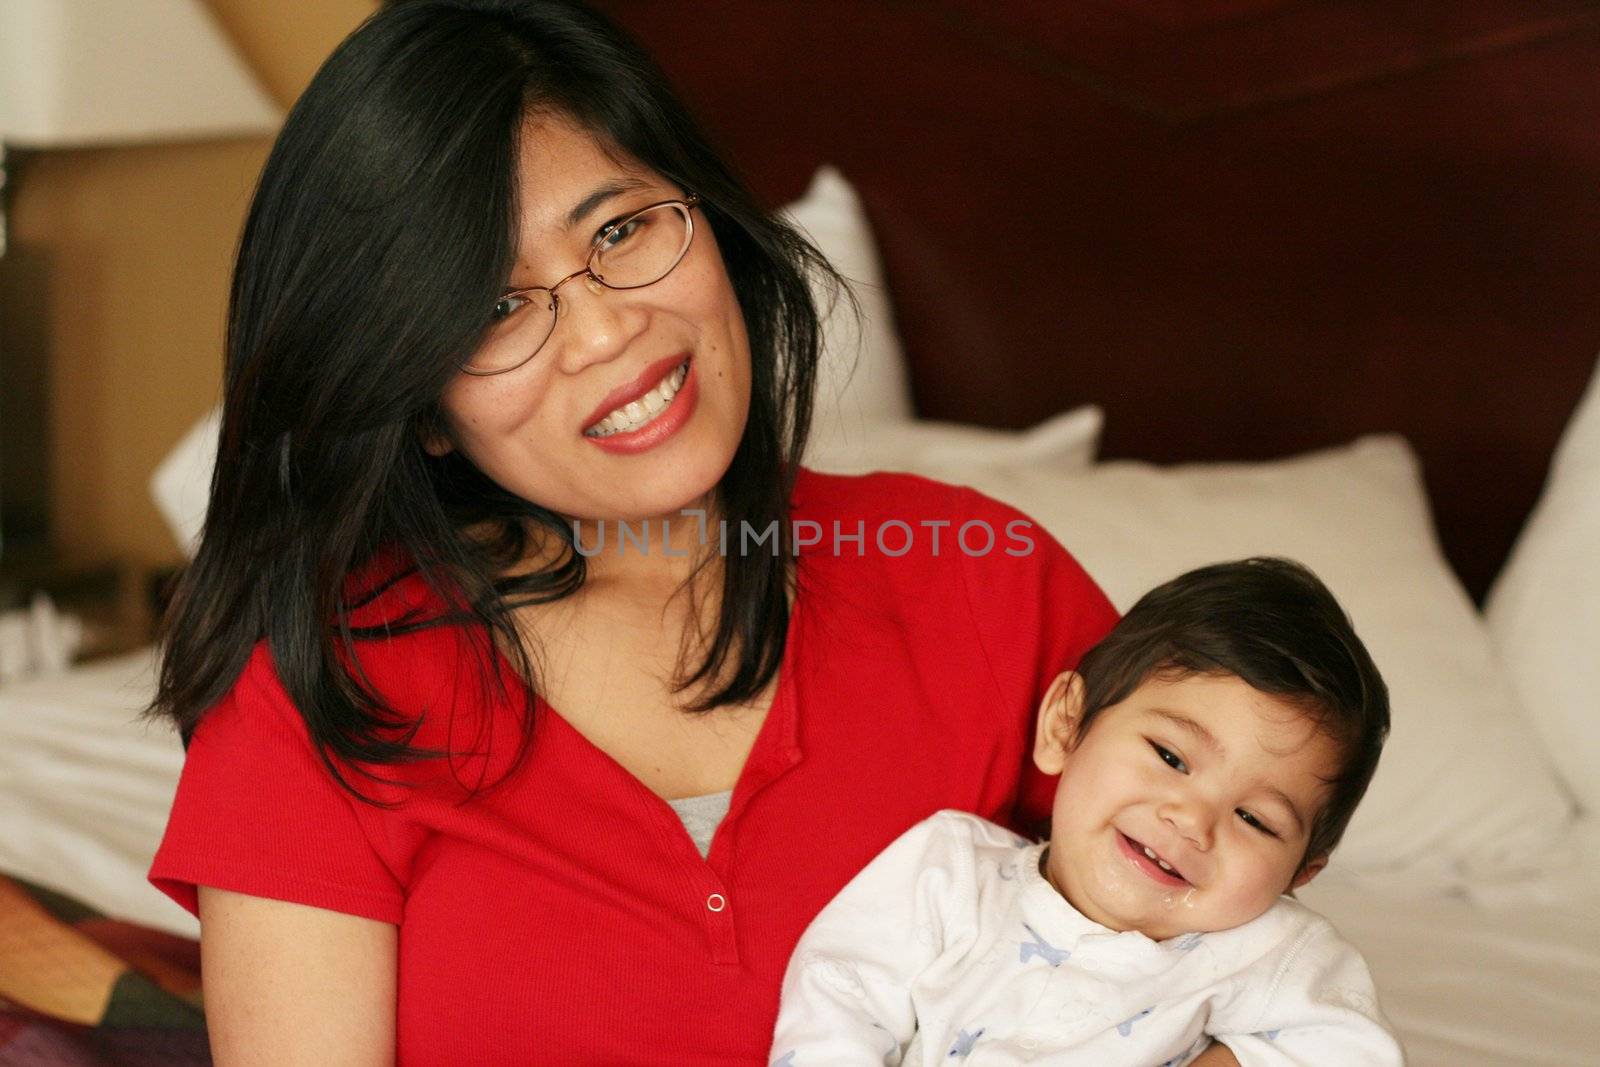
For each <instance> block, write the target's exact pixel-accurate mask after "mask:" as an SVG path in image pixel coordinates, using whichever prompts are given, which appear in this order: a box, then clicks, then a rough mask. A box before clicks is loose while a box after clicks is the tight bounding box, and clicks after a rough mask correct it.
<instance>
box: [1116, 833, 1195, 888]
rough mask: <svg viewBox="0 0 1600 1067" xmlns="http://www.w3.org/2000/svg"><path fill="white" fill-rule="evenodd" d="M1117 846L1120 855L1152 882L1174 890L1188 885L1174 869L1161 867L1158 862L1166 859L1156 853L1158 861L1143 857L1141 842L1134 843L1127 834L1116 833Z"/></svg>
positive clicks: (1143, 845)
mask: <svg viewBox="0 0 1600 1067" xmlns="http://www.w3.org/2000/svg"><path fill="white" fill-rule="evenodd" d="M1117 844H1118V845H1119V846H1121V848H1122V854H1123V855H1124V856H1127V857H1128V860H1129V862H1131V863H1132V864H1133V865H1134V866H1135V867H1137V868H1139V870H1141V871H1143V872H1144V873H1145V874H1146V875H1148V876H1149V877H1150V878H1151V879H1152V880H1154V881H1156V882H1159V883H1161V884H1162V885H1165V886H1172V887H1174V888H1177V887H1179V886H1187V885H1188V884H1189V882H1188V880H1187V879H1185V878H1184V877H1183V876H1182V875H1181V874H1179V873H1178V871H1177V869H1176V868H1175V867H1174V868H1173V869H1172V870H1167V869H1166V868H1165V867H1162V866H1161V863H1160V861H1161V860H1165V859H1166V857H1164V856H1161V855H1160V854H1159V853H1157V856H1158V859H1151V858H1150V857H1149V856H1147V855H1145V848H1146V846H1145V844H1144V843H1143V842H1142V841H1135V840H1134V839H1133V838H1131V837H1129V836H1128V835H1127V834H1125V833H1122V832H1120V831H1118V833H1117ZM1150 851H1151V852H1155V849H1151V850H1150ZM1167 866H1168V867H1171V866H1172V864H1171V863H1170V862H1168V864H1167Z"/></svg>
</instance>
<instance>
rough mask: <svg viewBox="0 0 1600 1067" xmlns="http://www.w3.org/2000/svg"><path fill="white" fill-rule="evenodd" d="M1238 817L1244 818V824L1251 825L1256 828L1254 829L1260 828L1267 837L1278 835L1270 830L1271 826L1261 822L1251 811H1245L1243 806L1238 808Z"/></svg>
mask: <svg viewBox="0 0 1600 1067" xmlns="http://www.w3.org/2000/svg"><path fill="white" fill-rule="evenodd" d="M1239 818H1241V819H1243V820H1244V824H1245V825H1246V826H1249V827H1252V828H1253V829H1256V830H1260V831H1261V832H1262V833H1264V834H1266V835H1267V836H1268V837H1277V836H1278V835H1277V834H1275V833H1273V832H1272V828H1271V827H1269V826H1268V825H1267V824H1266V823H1264V822H1262V821H1261V820H1260V819H1258V818H1256V816H1255V815H1254V814H1252V813H1251V812H1248V811H1245V810H1244V809H1243V808H1240V809H1239Z"/></svg>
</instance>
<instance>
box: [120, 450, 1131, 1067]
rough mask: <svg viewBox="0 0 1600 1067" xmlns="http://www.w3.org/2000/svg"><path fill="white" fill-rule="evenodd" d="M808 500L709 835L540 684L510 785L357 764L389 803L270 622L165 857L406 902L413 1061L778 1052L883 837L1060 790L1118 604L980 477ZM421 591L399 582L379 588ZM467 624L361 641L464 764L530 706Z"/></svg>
mask: <svg viewBox="0 0 1600 1067" xmlns="http://www.w3.org/2000/svg"><path fill="white" fill-rule="evenodd" d="M793 517H794V518H795V519H797V520H810V521H811V522H815V523H817V524H818V526H817V527H815V528H810V527H808V528H806V531H805V532H804V533H803V536H805V537H807V538H815V537H816V536H818V531H820V534H821V542H820V543H819V544H816V545H814V546H811V547H809V548H806V549H805V550H803V551H802V554H801V561H800V567H799V578H800V587H799V593H798V595H797V596H796V598H795V603H794V607H793V618H792V621H791V624H790V628H789V636H788V646H787V649H786V652H785V656H784V660H783V666H782V669H781V671H780V674H779V682H778V688H777V693H776V696H775V698H774V700H773V704H772V707H771V710H770V711H769V712H768V714H767V718H766V721H765V723H764V724H763V726H762V728H761V731H760V733H759V735H758V736H757V738H756V741H755V744H754V747H753V748H752V750H751V752H750V756H749V759H748V761H747V763H746V764H745V767H744V769H743V771H742V773H741V774H740V777H739V780H738V783H737V784H736V786H735V788H734V790H733V798H732V802H731V806H730V808H729V811H728V815H727V817H726V819H725V820H724V821H723V822H722V824H721V825H720V826H719V827H718V829H717V832H716V836H715V838H714V839H713V841H712V844H711V851H710V854H709V856H708V857H707V858H705V859H702V858H701V857H700V854H699V852H698V851H697V850H696V849H695V846H694V844H693V842H692V841H691V840H690V838H689V836H688V834H687V832H686V831H685V830H684V827H683V825H682V823H681V822H680V821H679V819H678V817H677V815H676V814H675V813H674V812H673V810H672V808H671V807H669V806H668V805H667V803H666V802H665V801H663V800H662V799H661V798H660V797H658V796H656V795H655V794H654V793H652V792H650V791H649V790H648V789H646V788H645V787H644V785H643V784H641V783H640V782H639V781H638V780H637V779H636V778H634V777H633V776H632V775H630V774H629V773H628V772H627V771H626V770H624V769H623V768H622V767H621V766H620V765H619V764H618V763H616V762H615V761H614V760H612V759H611V758H610V757H609V756H607V755H606V754H605V753H604V752H602V751H601V750H600V749H598V748H596V747H595V746H594V745H593V744H591V743H590V742H589V741H587V740H586V739H585V738H584V737H583V736H582V735H581V734H579V733H578V732H577V731H576V730H574V729H573V728H572V727H571V726H570V725H569V724H568V723H567V722H566V721H565V720H563V719H562V718H561V716H560V714H559V713H558V712H557V711H556V710H555V709H552V708H550V707H548V706H547V705H544V704H543V703H541V704H540V705H539V708H538V712H537V715H536V722H537V727H536V733H535V737H534V741H533V747H532V749H531V751H530V753H529V755H528V757H527V760H526V761H525V762H524V763H523V764H522V766H521V767H520V768H519V769H517V771H516V772H515V773H514V774H513V775H512V777H511V778H510V779H509V780H508V781H507V782H506V783H505V784H504V785H502V786H500V787H498V788H496V789H492V790H489V791H487V792H482V793H480V794H479V795H478V796H477V797H476V798H475V799H473V800H471V801H470V802H468V803H465V804H463V803H461V800H462V797H463V792H462V789H461V787H460V786H459V785H458V784H457V783H456V782H455V781H454V780H453V777H452V774H451V773H450V771H449V770H448V769H447V768H445V767H443V766H441V765H440V762H439V761H434V762H430V763H424V764H421V765H413V766H408V767H401V768H385V771H386V772H387V773H389V774H391V775H396V774H398V775H399V776H401V777H402V778H404V779H405V780H406V781H408V782H411V783H415V784H416V786H417V788H415V789H413V790H410V791H406V790H402V789H399V788H398V787H394V786H390V787H386V788H382V789H379V788H375V787H373V786H372V785H371V784H370V783H368V782H366V781H364V780H363V779H361V778H359V777H357V778H355V779H354V781H355V782H356V783H357V785H358V787H360V788H362V789H363V790H364V791H367V792H369V793H375V794H377V795H379V796H381V797H382V798H384V799H387V800H393V801H397V802H398V806H397V807H394V808H387V809H386V808H379V807H374V806H372V805H369V804H364V803H362V802H361V801H359V800H356V799H355V798H353V797H351V796H350V795H349V794H348V793H346V792H344V791H342V790H341V789H340V788H339V787H338V785H336V784H335V782H334V780H333V778H332V776H331V775H330V774H329V773H328V771H327V770H326V768H325V767H324V766H323V765H322V764H321V763H320V762H319V760H318V757H317V755H316V753H315V751H314V750H313V748H312V746H311V744H310V741H309V739H308V735H307V732H306V728H305V726H304V723H303V721H302V720H301V718H300V716H299V714H298V713H297V712H296V710H295V708H294V706H293V705H292V703H291V702H290V700H289V698H288V697H287V695H286V694H285V692H284V690H283V688H282V686H281V685H280V683H279V681H278V678H277V676H276V674H275V672H274V669H273V665H272V660H271V657H270V655H269V654H268V652H267V651H266V649H265V648H264V647H262V648H258V649H257V650H256V653H255V655H254V656H252V658H251V659H250V661H249V664H248V665H247V666H246V668H245V670H244V673H243V674H242V675H241V677H240V678H239V681H238V682H237V684H236V685H235V686H234V689H233V691H232V692H231V693H230V694H229V695H228V696H227V697H226V698H225V699H224V700H223V701H222V702H221V703H220V704H219V705H218V706H217V707H216V708H215V709H213V710H212V711H211V712H210V713H208V714H207V715H206V717H205V718H204V719H203V721H202V722H201V724H200V726H199V728H198V729H197V730H196V731H195V735H194V738H193V742H192V744H191V746H190V748H189V753H188V760H187V763H186V765H185V767H184V771H183V778H182V781H181V783H180V785H179V788H178V794H177V799H176V800H175V801H174V805H173V811H172V816H171V820H170V822H169V824H168V826H167V833H166V837H165V839H164V841H163V842H162V845H161V849H160V851H159V853H158V854H157V856H156V859H155V864H154V867H153V869H152V870H151V874H150V877H151V880H152V881H153V882H155V884H156V885H157V886H159V887H160V888H161V889H163V890H164V891H166V892H167V893H169V894H170V895H171V896H172V897H173V898H174V899H176V900H177V901H178V902H179V903H180V904H182V905H183V906H185V907H187V908H189V909H190V910H191V911H193V910H194V909H195V888H194V887H195V885H196V884H204V885H210V886H215V887H219V888H224V889H230V890H234V891H237V892H242V893H249V894H253V895H256V896H262V897H273V898H278V899H282V900H290V901H296V902H299V903H302V904H309V905H313V906H315V907H321V908H329V909H332V910H335V911H340V912H348V913H350V914H353V915H362V916H366V917H369V918H373V919H378V920H381V921H383V922H391V923H396V924H398V925H399V928H400V940H399V993H398V997H399V999H398V1005H397V1022H396V1025H397V1035H396V1036H397V1043H398V1049H399V1061H400V1063H402V1064H412V1065H420V1064H465V1063H471V1064H484V1065H487V1064H499V1063H517V1064H534V1063H553V1064H577V1063H583V1064H609V1063H627V1064H670V1065H673V1067H681V1065H683V1064H696V1065H707V1067H711V1065H722V1064H728V1065H732V1064H739V1065H753V1064H763V1063H765V1062H766V1056H767V1052H768V1047H769V1044H770V1041H771V1038H772V1025H773V1022H774V1019H775V1018H776V1015H777V1001H778V988H779V984H780V982H781V980H782V977H783V972H784V967H785V965H786V964H787V962H788V958H789V953H790V950H791V949H792V948H793V946H794V944H795V941H796V940H797V939H798V938H799V936H800V934H801V932H802V931H803V930H804V929H805V927H806V925H807V924H808V923H809V922H810V921H811V918H812V917H813V916H814V915H815V914H816V913H817V912H818V911H819V910H820V909H821V908H822V906H823V905H824V904H826V903H827V902H828V900H829V899H831V898H832V897H833V895H834V893H835V892H837V891H838V890H839V889H840V888H841V887H842V886H843V885H844V883H845V882H846V881H848V880H849V879H850V878H851V877H852V876H853V875H854V874H855V873H856V872H857V871H858V870H860V869H861V867H863V866H864V865H865V864H866V863H867V861H868V860H870V859H871V858H872V857H873V856H874V855H876V854H877V853H878V852H879V851H880V850H881V849H882V848H883V847H884V846H886V845H887V844H888V843H889V842H890V841H892V840H894V838H895V837H897V836H898V835H899V834H900V833H901V832H902V831H904V830H905V829H907V828H908V827H910V826H912V825H914V824H915V823H917V822H918V821H919V820H921V819H923V818H926V817H927V816H928V815H931V814H932V813H933V812H935V811H937V810H939V809H941V808H959V809H963V810H966V811H971V812H975V813H977V814H979V815H982V816H984V817H986V818H990V819H994V820H997V821H1001V822H1011V823H1013V824H1014V823H1015V822H1016V821H1017V817H1018V816H1019V815H1023V814H1026V815H1029V816H1042V815H1043V814H1044V813H1046V812H1048V810H1049V799H1050V796H1051V786H1052V784H1053V783H1052V781H1050V780H1046V779H1043V778H1041V777H1040V776H1039V775H1037V773H1035V772H1033V771H1032V768H1031V762H1030V760H1029V755H1030V749H1031V744H1032V736H1031V734H1032V721H1033V713H1034V710H1035V709H1036V708H1037V706H1038V702H1039V700H1040V698H1041V697H1042V695H1043V692H1044V689H1045V687H1046V685H1047V684H1048V683H1049V681H1050V679H1051V678H1052V677H1054V675H1055V674H1056V673H1057V672H1058V671H1060V670H1063V669H1065V668H1068V667H1071V666H1073V665H1075V664H1076V663H1077V661H1078V658H1079V656H1080V655H1081V654H1082V653H1083V652H1084V651H1086V650H1087V649H1088V648H1089V647H1090V646H1091V645H1092V644H1093V643H1094V642H1095V641H1097V640H1098V639H1099V638H1100V637H1101V636H1103V635H1104V634H1105V632H1106V631H1107V630H1108V629H1109V628H1110V627H1111V625H1112V624H1113V623H1114V621H1115V618H1116V616H1115V612H1114V610H1113V609H1112V607H1111V605H1110V604H1109V603H1108V602H1107V601H1106V599H1105V597H1104V596H1103V595H1102V594H1101V592H1100V590H1099V589H1098V588H1097V587H1096V586H1095V585H1094V583H1093V582H1092V581H1091V580H1090V579H1089V578H1088V576H1087V575H1085V574H1084V573H1083V571H1082V569H1081V568H1080V567H1079V566H1078V565H1077V563H1076V562H1075V561H1074V560H1073V559H1072V558H1071V557H1070V556H1069V555H1068V554H1067V553H1066V551H1065V550H1064V549H1063V548H1061V546H1060V545H1059V544H1057V543H1056V542H1055V541H1054V540H1053V539H1052V538H1051V537H1050V536H1049V535H1048V534H1047V533H1045V532H1044V531H1043V530H1042V529H1040V528H1038V527H1037V526H1033V525H1032V524H1028V523H1027V522H1026V520H1025V519H1024V517H1023V516H1022V515H1021V514H1020V513H1018V512H1016V511H1015V510H1013V509H1011V508H1009V507H1007V506H1005V505H1002V504H999V503H997V502H995V501H993V500H990V499H988V498H986V497H983V496H981V495H979V494H978V493H975V492H973V491H972V490H969V489H960V488H954V487H951V486H945V485H940V484H938V483H935V482H930V481H926V480H924V479H921V478H915V477H912V476H909V475H888V474H878V475H870V476H867V477H861V478H843V477H835V476H830V475H822V474H816V473H812V472H802V474H801V477H800V481H799V484H798V485H797V487H796V490H795V496H794V514H793ZM835 522H837V523H838V526H837V530H838V531H839V533H840V534H842V535H843V539H841V540H840V541H839V542H838V543H837V545H836V544H835V541H834V531H835V529H836V527H835V525H834V524H835ZM944 522H948V523H949V524H950V525H938V524H939V523H944ZM967 523H976V524H980V525H972V526H969V527H967V529H966V530H965V531H964V532H965V537H964V538H962V539H959V540H958V538H960V535H961V534H962V533H963V531H962V529H961V528H962V526H963V524H967ZM858 524H861V525H860V526H858ZM1008 526H1009V529H1008ZM985 527H986V528H987V533H986V530H985ZM880 530H881V532H882V541H881V545H880V543H879V536H878V534H879V531H880ZM858 531H859V532H863V533H864V534H865V536H864V537H863V538H862V539H861V540H860V541H856V540H851V539H849V538H851V537H853V535H854V534H856V533H857V532H858ZM935 533H937V534H938V536H939V543H938V546H937V551H935V547H934V542H933V535H934V534H935ZM908 535H909V536H908ZM734 536H737V535H736V534H735V535H734ZM986 542H989V547H988V551H986V552H985V551H982V550H983V549H984V547H985V544H986ZM1030 546H1031V548H1030ZM903 549H905V551H903V553H902V550H903ZM766 550H767V551H770V547H769V548H767V549H766ZM858 552H859V553H860V554H859V555H858ZM1013 553H1025V554H1013ZM426 596H427V594H426V592H425V591H424V590H422V589H421V583H420V582H415V581H411V582H404V583H401V584H400V585H397V586H396V587H394V588H393V589H392V590H391V591H390V593H388V594H386V595H385V597H384V599H383V600H380V601H379V602H378V603H377V604H375V605H372V608H373V610H375V611H378V612H379V613H380V614H390V615H392V614H394V613H395V611H396V608H398V607H400V606H401V605H402V604H403V603H405V602H413V603H415V602H419V601H425V600H426ZM407 598H410V599H409V601H408V600H407ZM472 647H473V646H472V644H471V642H470V641H469V640H468V639H467V637H466V636H465V633H464V631H462V630H459V629H453V628H438V629H433V630H429V631H424V632H422V633H417V634H412V635H408V636H404V637H400V638H391V639H389V640H387V641H375V642H371V643H368V644H366V645H363V646H362V649H361V652H360V656H361V662H362V664H363V666H364V668H365V669H366V670H367V671H368V673H369V674H370V675H371V677H372V679H373V680H374V682H376V683H377V684H378V686H379V687H380V688H381V689H382V690H383V692H384V693H385V695H386V696H387V697H388V698H389V699H390V700H391V701H393V702H394V703H395V704H396V706H398V707H400V708H401V709H403V710H406V711H408V712H410V713H413V714H415V713H419V712H422V711H424V710H426V711H427V712H428V718H427V720H426V725H425V726H424V728H423V730H422V732H421V733H420V734H419V735H418V736H417V738H416V740H415V743H416V744H418V745H421V746H424V747H428V746H435V745H442V744H443V743H446V742H447V741H449V742H453V745H454V749H455V750H456V751H458V752H459V751H467V752H479V753H481V752H483V751H485V750H487V752H488V756H487V763H485V762H484V760H483V759H481V758H479V757H476V756H471V755H469V756H466V757H462V758H458V759H457V760H456V761H455V762H456V767H455V775H454V778H459V779H460V780H462V781H466V782H471V781H473V780H474V779H475V778H476V777H477V775H478V773H479V772H481V771H483V770H485V769H487V770H488V771H489V773H490V776H491V779H492V778H493V777H494V776H495V775H496V774H497V773H498V770H499V767H498V766H496V761H497V760H499V759H501V757H502V754H503V753H506V752H507V751H508V750H509V749H510V748H511V747H512V746H511V745H510V744H508V743H507V742H509V741H511V740H512V739H514V737H515V732H514V731H515V730H516V728H517V727H516V722H515V719H514V711H513V710H511V709H510V708H509V706H508V705H507V703H506V702H505V701H503V700H500V699H497V698H495V697H494V696H493V695H490V694H486V691H485V690H484V688H483V687H482V686H481V685H480V684H479V683H478V682H477V681H476V679H477V677H478V675H477V673H476V668H475V666H474V665H473V660H472V652H471V649H472ZM500 669H501V670H503V671H504V670H506V668H505V667H504V665H503V664H501V665H500ZM491 727H492V728H493V738H492V743H490V735H489V729H490V728H491ZM500 766H503V764H500Z"/></svg>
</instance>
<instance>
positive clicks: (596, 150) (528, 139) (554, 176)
mask: <svg viewBox="0 0 1600 1067" xmlns="http://www.w3.org/2000/svg"><path fill="white" fill-rule="evenodd" d="M517 181H518V197H517V199H518V205H519V207H520V209H521V219H522V232H523V234H524V236H529V235H531V234H536V233H548V234H553V233H557V232H560V231H563V230H567V229H570V228H572V227H573V226H576V225H580V224H582V223H583V222H585V221H587V218H586V217H587V216H588V215H590V214H592V213H593V212H594V211H595V210H596V209H598V208H600V207H602V206H604V205H605V204H606V203H609V202H610V201H612V200H615V199H617V198H619V197H626V196H628V195H629V194H630V193H640V194H646V193H660V194H662V195H672V192H671V191H672V185H671V183H669V182H667V181H666V180H665V179H663V178H662V177H661V176H660V175H658V174H656V173H655V172H654V171H653V170H651V169H650V168H648V167H646V166H645V165H644V164H642V163H640V162H639V161H638V160H636V159H634V158H633V157H632V156H630V155H628V154H627V153H625V152H623V151H622V150H621V149H620V148H617V147H616V146H615V145H613V144H612V143H611V142H610V141H609V140H608V139H606V138H603V137H599V136H596V135H595V134H594V133H592V132H591V131H589V130H587V129H585V128H584V127H583V126H581V125H579V124H578V123H576V122H575V121H573V120H572V119H570V118H568V117H566V116H564V115H552V114H534V115H531V116H529V118H528V119H527V120H526V121H525V122H524V124H523V129H522V134H521V138H520V140H519V143H518V166H517Z"/></svg>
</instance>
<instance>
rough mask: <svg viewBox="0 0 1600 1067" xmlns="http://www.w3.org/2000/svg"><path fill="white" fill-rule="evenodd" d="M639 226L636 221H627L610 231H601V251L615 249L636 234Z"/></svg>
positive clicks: (638, 222)
mask: <svg viewBox="0 0 1600 1067" xmlns="http://www.w3.org/2000/svg"><path fill="white" fill-rule="evenodd" d="M640 225H641V223H640V221H639V220H638V219H629V220H628V221H627V222H624V223H623V224H622V225H621V226H616V227H613V228H612V229H610V230H603V231H601V236H600V247H601V248H602V249H612V248H615V247H617V246H618V245H620V244H622V243H623V242H624V241H626V240H627V239H628V238H630V237H632V236H633V235H634V234H635V233H637V232H638V230H639V227H640Z"/></svg>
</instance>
